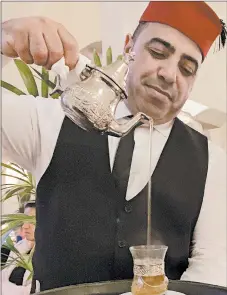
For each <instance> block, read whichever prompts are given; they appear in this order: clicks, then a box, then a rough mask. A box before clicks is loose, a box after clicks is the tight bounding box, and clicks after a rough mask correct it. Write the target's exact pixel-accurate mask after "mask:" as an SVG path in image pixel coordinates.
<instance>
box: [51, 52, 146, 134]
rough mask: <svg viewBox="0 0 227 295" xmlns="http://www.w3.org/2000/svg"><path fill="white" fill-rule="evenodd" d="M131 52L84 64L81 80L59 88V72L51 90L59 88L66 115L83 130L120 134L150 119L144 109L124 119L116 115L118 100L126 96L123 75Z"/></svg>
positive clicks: (126, 71)
mask: <svg viewBox="0 0 227 295" xmlns="http://www.w3.org/2000/svg"><path fill="white" fill-rule="evenodd" d="M133 58H134V56H133V53H125V55H124V57H123V59H122V60H117V61H115V62H114V63H112V64H111V65H109V66H106V67H103V68H98V67H96V66H90V65H86V67H85V69H84V70H83V71H82V72H81V74H80V81H79V82H76V83H75V84H73V85H71V86H70V87H67V88H66V89H65V90H62V89H61V81H60V76H58V77H57V86H56V88H55V89H54V91H53V93H54V92H60V94H61V105H62V108H63V110H64V112H65V114H66V116H67V117H69V118H70V119H71V120H72V121H73V122H74V123H75V124H76V125H77V126H79V127H80V128H82V129H84V130H86V131H96V132H98V133H100V134H108V135H112V136H115V137H122V136H125V135H126V134H128V133H129V132H130V131H131V130H133V129H134V128H135V127H137V126H139V125H142V124H143V122H144V121H146V120H150V118H149V117H148V116H146V115H145V114H144V113H137V114H136V115H135V116H133V117H132V118H130V119H128V120H127V121H126V123H120V122H118V121H117V120H116V119H115V111H116V107H117V105H118V103H119V102H120V101H121V100H124V99H127V94H126V87H125V86H126V78H127V74H128V64H129V62H130V61H132V60H133Z"/></svg>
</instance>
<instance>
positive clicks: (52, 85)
mask: <svg viewBox="0 0 227 295" xmlns="http://www.w3.org/2000/svg"><path fill="white" fill-rule="evenodd" d="M31 69H32V70H33V71H34V72H36V74H37V75H38V76H39V77H40V78H41V79H42V80H44V81H45V83H46V84H47V85H48V86H49V87H50V88H51V89H54V88H55V84H54V83H53V82H51V81H50V80H49V79H47V80H46V79H45V75H43V74H42V73H40V72H39V71H37V70H36V69H35V68H33V67H31Z"/></svg>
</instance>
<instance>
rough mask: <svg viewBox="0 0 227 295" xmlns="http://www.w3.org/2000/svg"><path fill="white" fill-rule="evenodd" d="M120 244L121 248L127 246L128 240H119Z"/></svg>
mask: <svg viewBox="0 0 227 295" xmlns="http://www.w3.org/2000/svg"><path fill="white" fill-rule="evenodd" d="M118 246H119V247H120V248H124V247H125V246H126V242H125V241H124V240H122V241H118Z"/></svg>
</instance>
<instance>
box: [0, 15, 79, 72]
mask: <svg viewBox="0 0 227 295" xmlns="http://www.w3.org/2000/svg"><path fill="white" fill-rule="evenodd" d="M1 51H2V53H3V54H4V55H6V56H8V57H13V58H15V57H20V58H21V59H22V60H23V61H24V62H26V63H27V64H32V63H35V64H36V65H40V66H44V67H45V68H47V69H50V68H51V66H52V65H53V64H55V63H56V62H57V61H58V60H59V59H61V58H62V57H63V56H64V58H65V64H66V65H67V66H68V67H69V69H70V70H71V69H73V68H74V67H75V66H76V63H77V61H78V56H79V48H78V44H77V41H76V40H75V38H74V37H73V36H72V35H71V34H70V33H69V32H68V31H67V30H66V29H65V28H64V26H63V25H61V24H59V23H57V22H55V21H53V20H51V19H48V18H46V17H24V18H17V19H11V20H8V21H6V22H4V23H3V24H2V48H1Z"/></svg>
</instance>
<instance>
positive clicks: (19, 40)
mask: <svg viewBox="0 0 227 295" xmlns="http://www.w3.org/2000/svg"><path fill="white" fill-rule="evenodd" d="M14 48H15V51H16V52H17V54H18V56H19V57H20V58H21V59H22V60H23V61H24V62H25V63H27V64H32V63H33V58H32V55H31V53H30V50H29V36H28V33H27V32H20V33H18V34H17V37H16V38H15V46H14Z"/></svg>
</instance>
